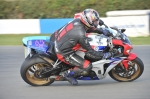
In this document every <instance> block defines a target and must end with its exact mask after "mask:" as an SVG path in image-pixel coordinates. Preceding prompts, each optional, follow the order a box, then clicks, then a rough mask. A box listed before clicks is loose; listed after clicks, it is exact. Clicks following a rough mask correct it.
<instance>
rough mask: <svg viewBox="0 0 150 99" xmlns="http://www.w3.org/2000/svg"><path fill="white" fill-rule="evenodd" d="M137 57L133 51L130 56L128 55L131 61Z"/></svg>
mask: <svg viewBox="0 0 150 99" xmlns="http://www.w3.org/2000/svg"><path fill="white" fill-rule="evenodd" d="M136 57H137V56H136V54H135V53H132V52H131V53H130V54H129V56H128V57H127V59H128V60H130V61H131V60H134V59H135V58H136Z"/></svg>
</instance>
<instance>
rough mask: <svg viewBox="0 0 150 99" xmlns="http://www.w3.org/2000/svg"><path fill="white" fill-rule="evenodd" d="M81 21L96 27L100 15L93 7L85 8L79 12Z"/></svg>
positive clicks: (90, 26)
mask: <svg viewBox="0 0 150 99" xmlns="http://www.w3.org/2000/svg"><path fill="white" fill-rule="evenodd" d="M80 19H81V21H82V23H83V24H85V25H86V26H87V27H89V28H97V26H98V25H99V20H100V16H99V14H98V12H97V11H96V10H94V9H85V10H84V11H83V12H82V14H81V18H80Z"/></svg>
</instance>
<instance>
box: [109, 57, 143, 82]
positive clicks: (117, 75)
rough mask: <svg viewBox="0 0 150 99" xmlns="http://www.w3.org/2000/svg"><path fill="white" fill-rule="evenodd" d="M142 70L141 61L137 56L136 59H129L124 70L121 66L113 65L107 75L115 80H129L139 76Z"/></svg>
mask: <svg viewBox="0 0 150 99" xmlns="http://www.w3.org/2000/svg"><path fill="white" fill-rule="evenodd" d="M143 71H144V64H143V62H142V61H141V60H140V59H139V58H138V57H137V58H136V59H134V60H132V61H130V63H129V68H128V71H125V70H123V69H122V68H121V66H116V67H114V68H113V69H112V70H111V71H110V72H109V75H110V77H111V78H113V79H114V80H116V81H120V82H129V81H133V80H135V79H137V78H139V77H140V76H141V75H142V73H143Z"/></svg>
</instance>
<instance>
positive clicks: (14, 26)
mask: <svg viewBox="0 0 150 99" xmlns="http://www.w3.org/2000/svg"><path fill="white" fill-rule="evenodd" d="M20 33H22V34H24V33H25V34H28V33H35V34H39V33H40V23H39V19H2V20H0V34H20Z"/></svg>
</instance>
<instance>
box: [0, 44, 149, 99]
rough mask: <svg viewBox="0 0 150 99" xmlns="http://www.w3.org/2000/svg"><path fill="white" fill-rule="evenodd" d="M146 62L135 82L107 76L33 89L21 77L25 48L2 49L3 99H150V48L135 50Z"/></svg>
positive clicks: (0, 80)
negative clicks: (120, 80)
mask: <svg viewBox="0 0 150 99" xmlns="http://www.w3.org/2000/svg"><path fill="white" fill-rule="evenodd" d="M133 52H134V53H136V54H137V56H138V57H139V58H140V59H141V60H142V61H143V63H144V65H145V69H144V73H143V74H142V76H141V77H140V78H138V79H137V80H135V81H133V82H117V81H115V80H113V79H111V78H110V77H109V76H107V77H106V78H105V79H102V80H99V81H79V85H78V86H73V85H71V84H70V83H68V82H67V81H57V82H54V83H53V84H51V85H49V86H40V87H33V86H30V85H28V84H27V83H25V82H24V81H23V80H22V78H21V76H20V66H21V64H22V63H23V61H24V47H23V46H0V99H150V46H134V49H133Z"/></svg>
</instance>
